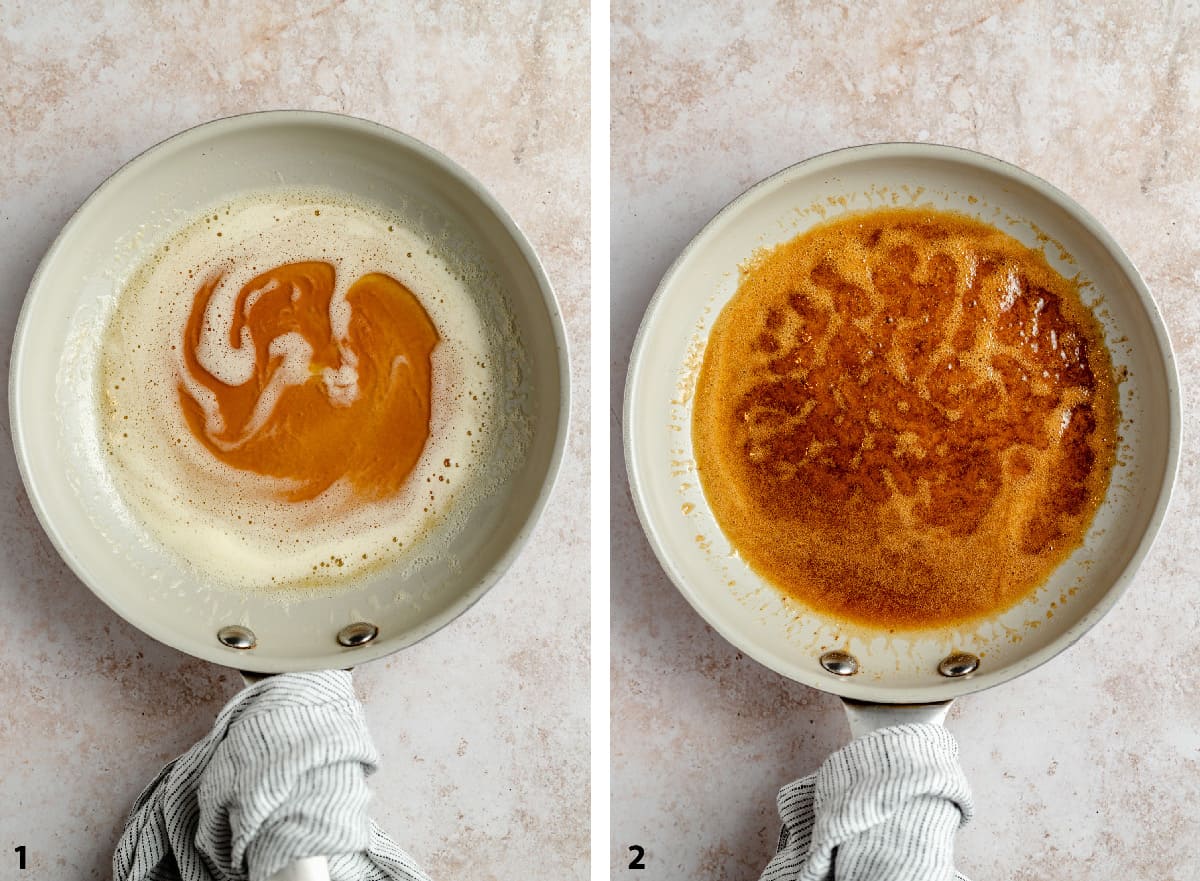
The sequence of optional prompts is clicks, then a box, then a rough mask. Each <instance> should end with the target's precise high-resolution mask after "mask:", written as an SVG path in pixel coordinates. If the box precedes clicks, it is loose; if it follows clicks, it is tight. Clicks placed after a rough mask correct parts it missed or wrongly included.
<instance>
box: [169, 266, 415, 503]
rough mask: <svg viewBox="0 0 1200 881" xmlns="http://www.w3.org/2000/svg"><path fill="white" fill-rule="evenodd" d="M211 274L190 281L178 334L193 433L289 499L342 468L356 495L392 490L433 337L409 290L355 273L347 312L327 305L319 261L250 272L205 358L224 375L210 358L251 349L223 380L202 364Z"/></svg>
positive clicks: (330, 282)
mask: <svg viewBox="0 0 1200 881" xmlns="http://www.w3.org/2000/svg"><path fill="white" fill-rule="evenodd" d="M221 279H222V276H221V275H216V276H215V277H213V278H211V279H210V280H209V281H207V282H206V283H204V284H203V285H201V286H200V288H199V290H197V292H196V295H195V298H194V299H193V302H192V308H191V312H190V314H189V316H188V321H187V325H186V327H185V328H184V332H183V339H182V344H183V363H184V367H185V370H186V373H187V375H186V377H184V378H183V379H181V381H180V383H179V402H180V406H181V407H182V410H183V415H184V417H185V420H186V422H187V425H188V428H189V429H190V430H191V432H192V434H193V435H194V436H195V437H196V439H197V440H199V441H200V442H201V443H202V444H203V445H204V446H205V447H206V448H207V449H208V450H209V452H210V453H212V454H213V455H214V456H216V457H217V458H218V459H220V460H221V461H222V462H224V463H225V464H227V465H231V466H232V467H234V468H238V469H241V470H245V471H252V472H254V473H256V474H261V475H267V476H270V477H277V478H285V479H287V480H289V481H291V482H293V485H294V488H293V489H290V490H289V491H288V492H287V493H286V497H287V498H288V499H289V500H291V501H301V500H306V499H311V498H314V497H316V496H317V495H320V494H321V493H322V492H324V491H325V490H326V489H328V488H329V487H330V486H332V485H333V484H334V482H336V481H337V480H339V479H341V478H343V477H344V478H345V479H346V480H347V482H348V483H349V485H350V486H351V487H352V488H353V490H354V491H355V493H356V494H358V495H359V496H361V497H364V498H368V499H374V498H384V497H386V496H389V495H392V494H394V493H395V492H396V491H397V490H398V489H399V488H400V486H401V485H402V484H403V483H404V481H405V479H406V478H407V477H408V475H409V474H410V472H411V471H412V469H413V466H415V465H416V463H417V461H418V459H419V458H420V456H421V451H422V450H423V449H424V447H425V442H426V440H427V439H428V437H429V423H430V399H431V394H432V378H431V359H430V356H431V353H432V352H433V348H434V346H435V345H436V344H437V342H438V334H437V331H436V329H435V328H434V326H433V322H432V321H431V320H430V319H429V316H428V314H426V312H425V310H424V308H422V306H421V303H420V302H419V301H418V300H417V298H416V297H415V296H414V295H413V294H412V292H411V291H409V289H408V288H406V287H405V286H404V285H402V284H401V283H400V282H398V281H396V280H395V279H393V278H391V277H390V276H387V275H384V274H382V273H371V274H368V275H364V276H362V277H361V278H359V279H358V280H357V281H355V282H354V283H353V284H352V285H351V286H350V288H349V290H348V292H347V293H346V296H345V305H346V307H348V309H349V315H348V319H347V317H346V316H344V314H343V315H339V314H338V313H339V310H338V309H337V308H336V307H337V304H335V303H333V292H334V268H333V266H331V265H330V264H328V263H324V262H315V261H309V262H301V263H291V264H287V265H284V266H279V267H276V268H275V269H272V270H270V271H268V272H265V273H262V274H261V275H258V276H257V277H255V278H253V279H251V280H250V281H249V282H248V283H247V284H245V285H244V286H243V287H242V288H241V290H240V291H239V292H238V295H237V298H236V300H235V301H234V306H233V314H232V316H230V319H231V320H230V321H229V331H228V342H229V345H228V347H214V348H215V349H216V354H213V355H210V358H209V360H210V362H215V364H216V365H220V366H224V367H226V370H227V371H228V370H230V369H231V368H232V371H233V372H234V373H236V372H237V367H238V366H239V365H238V364H236V363H235V364H233V365H228V364H225V365H222V364H221V362H222V360H223V359H222V358H221V357H220V355H221V354H222V353H224V354H226V355H230V356H235V358H236V356H243V355H250V354H252V355H253V361H252V362H250V364H249V365H248V366H250V368H251V370H250V375H249V376H248V377H247V378H246V379H245V381H243V382H240V383H236V384H234V383H230V382H227V381H223V380H222V379H221V378H219V377H218V376H216V375H214V373H213V372H210V370H209V369H207V368H206V367H205V366H204V364H203V363H202V356H203V355H204V354H208V352H206V351H205V347H204V342H205V336H206V331H208V332H209V333H218V332H219V329H218V328H216V327H214V324H213V317H212V316H210V315H209V304H210V301H211V300H212V295H213V291H214V290H215V289H216V287H217V285H218V284H219V283H220V281H221ZM343 311H344V310H343ZM339 317H341V318H343V321H340V322H337V323H342V324H345V325H346V326H345V327H344V328H340V330H341V331H342V332H341V333H338V332H337V330H339V329H335V327H334V323H335V319H337V318H339ZM224 360H225V361H229V360H234V359H233V358H228V357H227V358H226V359H224ZM237 360H241V361H243V362H244V361H245V359H244V358H240V359H237ZM214 370H218V371H219V367H214ZM227 376H228V374H227Z"/></svg>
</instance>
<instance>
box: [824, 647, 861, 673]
mask: <svg viewBox="0 0 1200 881" xmlns="http://www.w3.org/2000/svg"><path fill="white" fill-rule="evenodd" d="M821 666H822V667H824V668H825V669H826V670H828V671H829V672H830V673H832V674H833V675H834V676H853V675H854V674H855V673H857V672H858V658H856V657H854V655H852V654H850V653H849V652H837V651H834V652H826V653H825V654H823V655H821Z"/></svg>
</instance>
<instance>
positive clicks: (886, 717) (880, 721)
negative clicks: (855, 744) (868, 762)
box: [842, 697, 953, 738]
mask: <svg viewBox="0 0 1200 881" xmlns="http://www.w3.org/2000/svg"><path fill="white" fill-rule="evenodd" d="M951 703H953V701H939V702H937V703H933V704H872V703H867V702H866V701H855V700H850V699H849V698H845V697H844V698H842V705H843V706H844V707H845V708H846V718H847V719H848V720H849V722H850V736H851V738H858V737H862V736H863V735H864V734H870V733H871V732H872V731H875V730H876V729H878V728H887V727H888V726H889V725H905V724H908V723H914V722H930V723H932V724H934V725H941V724H943V723H944V722H945V721H946V713H947V712H949V710H950V704H951Z"/></svg>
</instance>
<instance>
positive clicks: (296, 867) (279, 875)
mask: <svg viewBox="0 0 1200 881" xmlns="http://www.w3.org/2000/svg"><path fill="white" fill-rule="evenodd" d="M267 881H329V861H328V860H327V859H325V857H305V858H304V859H302V860H296V862H294V863H292V864H291V865H287V866H284V867H283V868H282V869H280V870H279V871H278V872H276V873H275V874H274V875H272V876H271V877H270V878H268V879H267Z"/></svg>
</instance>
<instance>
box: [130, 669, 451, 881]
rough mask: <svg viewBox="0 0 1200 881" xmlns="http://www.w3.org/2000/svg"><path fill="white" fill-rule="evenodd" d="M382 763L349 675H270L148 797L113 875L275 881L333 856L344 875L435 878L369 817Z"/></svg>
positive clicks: (160, 880) (333, 867)
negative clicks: (298, 864)
mask: <svg viewBox="0 0 1200 881" xmlns="http://www.w3.org/2000/svg"><path fill="white" fill-rule="evenodd" d="M377 761H378V754H377V753H376V752H375V747H374V745H373V744H372V743H371V738H370V735H369V734H368V733H367V726H366V720H365V719H364V718H363V712H362V706H361V705H360V704H359V702H358V698H356V697H355V695H354V688H353V686H352V685H351V681H350V674H349V673H347V672H344V671H327V672H321V673H287V674H283V675H280V676H273V677H270V678H268V679H264V680H263V681H262V682H259V683H258V684H257V685H254V686H252V687H250V688H247V689H245V690H244V691H242V692H241V693H240V694H238V695H237V696H236V697H234V698H233V699H232V700H231V701H230V702H229V703H228V704H226V705H225V707H224V708H223V709H222V710H221V712H220V713H219V714H218V715H217V720H216V723H215V724H214V725H213V730H212V731H211V732H210V733H209V734H208V735H207V736H206V737H205V738H204V739H203V740H201V741H200V742H199V743H197V744H196V745H195V746H193V747H192V748H191V749H190V750H188V751H187V752H186V753H184V754H183V755H182V756H180V757H179V758H178V759H176V760H175V761H173V762H171V764H169V765H167V766H166V767H165V768H163V769H162V771H160V772H159V774H158V776H157V777H156V778H155V779H154V781H153V782H152V783H151V784H150V785H149V786H148V787H146V790H145V791H144V792H143V793H142V794H141V795H140V796H138V800H137V802H136V803H135V804H134V806H133V812H132V813H131V814H130V816H129V821H128V823H127V824H126V827H125V833H124V834H123V835H122V836H121V842H120V844H119V845H118V846H117V851H116V853H115V854H114V855H113V877H114V879H116V881H264V879H267V878H270V876H271V875H273V874H274V873H275V872H277V871H279V870H280V869H282V868H284V867H285V866H287V865H288V864H289V863H291V862H293V861H295V860H298V859H302V858H304V857H314V856H327V857H329V873H330V877H331V878H332V879H333V881H429V879H428V878H427V877H426V875H425V874H424V873H423V872H422V871H421V870H420V869H419V868H418V867H417V865H416V863H414V862H413V861H412V859H411V858H410V857H409V856H408V855H407V854H406V853H404V851H402V850H401V849H400V848H399V847H398V846H397V845H396V844H395V843H394V842H393V841H392V840H391V839H390V838H388V837H387V836H386V835H384V833H383V832H382V831H381V830H380V829H379V828H378V827H377V826H376V825H375V824H374V823H373V822H372V821H371V820H370V818H369V817H368V816H367V801H368V799H369V798H370V792H369V790H368V789H367V784H366V777H367V775H368V774H370V773H372V772H373V771H374V770H375V766H376V763H377Z"/></svg>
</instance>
